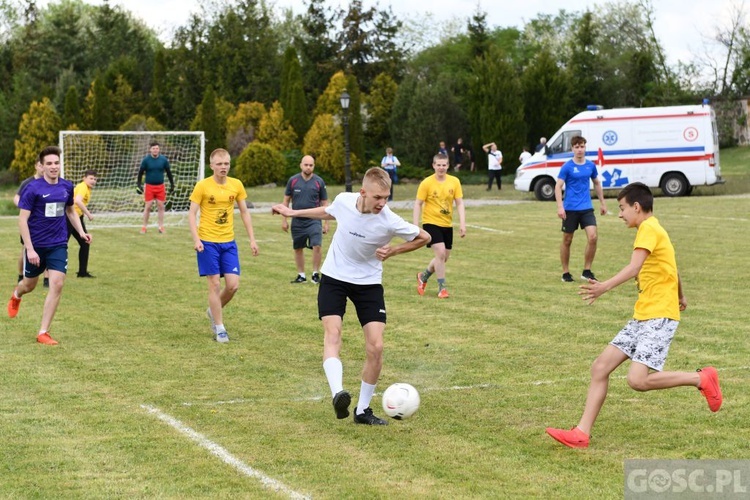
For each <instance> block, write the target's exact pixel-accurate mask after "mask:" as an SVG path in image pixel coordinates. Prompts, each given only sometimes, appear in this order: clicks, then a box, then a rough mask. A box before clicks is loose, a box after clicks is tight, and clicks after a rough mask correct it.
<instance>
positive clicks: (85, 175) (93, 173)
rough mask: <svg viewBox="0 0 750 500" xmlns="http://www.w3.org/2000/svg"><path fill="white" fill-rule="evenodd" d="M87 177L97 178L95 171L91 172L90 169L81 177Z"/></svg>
mask: <svg viewBox="0 0 750 500" xmlns="http://www.w3.org/2000/svg"><path fill="white" fill-rule="evenodd" d="M89 175H93V176H94V177H96V176H97V175H96V170H91V169H89V170H86V171H85V172H84V173H83V176H84V177H88V176H89Z"/></svg>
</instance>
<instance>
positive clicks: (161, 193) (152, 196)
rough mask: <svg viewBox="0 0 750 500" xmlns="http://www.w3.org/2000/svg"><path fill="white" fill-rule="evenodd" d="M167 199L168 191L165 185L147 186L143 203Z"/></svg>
mask: <svg viewBox="0 0 750 500" xmlns="http://www.w3.org/2000/svg"><path fill="white" fill-rule="evenodd" d="M166 199H167V189H166V188H165V187H164V184H146V190H145V191H144V192H143V201H145V202H149V201H151V200H158V201H164V200H166Z"/></svg>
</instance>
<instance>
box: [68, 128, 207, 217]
mask: <svg viewBox="0 0 750 500" xmlns="http://www.w3.org/2000/svg"><path fill="white" fill-rule="evenodd" d="M152 141H156V142H158V143H159V146H160V149H161V154H162V155H164V156H166V157H167V159H168V160H169V165H170V169H171V171H172V178H173V179H174V184H175V190H174V193H172V194H167V202H170V201H171V203H168V205H171V206H170V210H168V211H167V212H166V213H165V216H164V224H165V225H172V226H174V225H180V224H184V223H186V222H187V212H188V209H189V208H190V193H192V191H193V186H195V183H196V182H198V181H199V180H201V179H203V168H204V162H205V140H204V135H203V132H107V131H81V130H63V131H61V132H60V148H61V149H62V158H61V159H60V163H61V166H60V176H61V177H64V178H65V179H67V180H69V181H71V182H72V183H73V184H77V183H79V182H81V180H82V179H83V174H84V172H85V171H86V170H96V172H97V175H98V180H97V183H96V187H95V188H94V189H93V191H92V193H91V200H90V201H89V204H88V208H89V210H90V211H91V213H92V214H93V216H94V220H93V221H91V222H89V221H86V226H91V227H125V226H136V227H140V226H141V224H142V223H143V208H144V202H143V195H141V194H138V193H137V192H136V186H137V180H138V170H139V169H140V166H141V161H142V160H143V158H144V157H145V156H146V155H148V154H149V144H150V143H151V142H152ZM164 181H165V183H166V187H167V191H168V190H169V179H168V178H167V176H166V175H165V177H164ZM151 210H152V214H151V217H150V218H149V225H155V224H156V222H157V221H156V205H155V204H154V205H153V207H152V209H151Z"/></svg>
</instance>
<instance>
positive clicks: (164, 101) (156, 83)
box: [148, 50, 170, 123]
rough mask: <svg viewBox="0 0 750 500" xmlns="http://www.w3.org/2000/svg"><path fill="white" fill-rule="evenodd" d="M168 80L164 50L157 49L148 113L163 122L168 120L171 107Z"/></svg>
mask: <svg viewBox="0 0 750 500" xmlns="http://www.w3.org/2000/svg"><path fill="white" fill-rule="evenodd" d="M167 86H168V82H167V61H166V54H165V51H164V50H157V51H156V55H155V56H154V76H153V79H152V87H151V92H150V94H149V96H148V114H149V115H151V116H153V117H154V118H155V119H157V120H158V121H160V122H161V123H166V122H167V113H168V110H169V108H170V106H169V102H168V97H169V91H168V87H167Z"/></svg>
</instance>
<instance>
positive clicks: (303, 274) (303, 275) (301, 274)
mask: <svg viewBox="0 0 750 500" xmlns="http://www.w3.org/2000/svg"><path fill="white" fill-rule="evenodd" d="M297 274H299V275H300V276H302V277H303V278H307V277H306V276H305V273H297Z"/></svg>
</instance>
